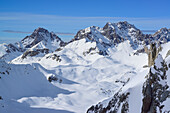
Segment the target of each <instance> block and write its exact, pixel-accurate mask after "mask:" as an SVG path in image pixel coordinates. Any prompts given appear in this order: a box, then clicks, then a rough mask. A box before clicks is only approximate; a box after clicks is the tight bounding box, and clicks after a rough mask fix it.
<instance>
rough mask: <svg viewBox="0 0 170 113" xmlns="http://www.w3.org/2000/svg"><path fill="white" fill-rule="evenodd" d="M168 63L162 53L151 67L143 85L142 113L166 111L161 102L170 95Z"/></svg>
mask: <svg viewBox="0 0 170 113" xmlns="http://www.w3.org/2000/svg"><path fill="white" fill-rule="evenodd" d="M166 71H167V64H166V63H165V62H164V60H163V58H162V56H161V55H158V56H157V58H156V60H155V63H154V66H153V67H151V68H150V72H149V74H148V78H147V80H146V82H145V83H144V85H143V91H142V93H143V96H144V98H143V105H142V113H148V112H149V113H156V112H160V113H162V112H164V111H162V108H163V107H164V105H162V104H161V103H162V102H163V101H165V100H166V99H167V98H169V97H170V91H169V90H168V88H169V86H168V85H167V82H166V80H167V75H166ZM158 110H159V111H158Z"/></svg>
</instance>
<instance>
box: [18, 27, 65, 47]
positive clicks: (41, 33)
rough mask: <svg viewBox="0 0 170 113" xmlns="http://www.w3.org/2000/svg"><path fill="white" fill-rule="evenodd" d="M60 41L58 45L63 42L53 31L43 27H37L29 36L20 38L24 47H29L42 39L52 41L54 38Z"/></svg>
mask: <svg viewBox="0 0 170 113" xmlns="http://www.w3.org/2000/svg"><path fill="white" fill-rule="evenodd" d="M56 39H57V40H58V41H60V45H62V44H63V43H64V42H63V41H62V40H61V39H60V38H59V37H58V36H57V35H55V34H54V33H53V32H49V31H48V30H46V29H44V28H37V29H35V30H34V32H33V33H32V34H31V35H30V36H26V37H25V38H24V39H23V40H21V43H22V45H23V47H25V48H31V47H33V46H34V45H36V44H37V43H39V42H41V41H42V40H44V41H48V40H51V41H54V40H56Z"/></svg>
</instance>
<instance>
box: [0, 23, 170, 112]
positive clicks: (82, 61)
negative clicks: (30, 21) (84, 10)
mask: <svg viewBox="0 0 170 113" xmlns="http://www.w3.org/2000/svg"><path fill="white" fill-rule="evenodd" d="M164 29H165V28H164ZM165 39H166V40H165ZM160 41H161V42H160ZM159 42H160V43H159ZM150 43H159V44H161V46H159V48H161V49H160V50H159V51H157V47H158V46H154V47H151V46H150ZM12 45H13V46H14V47H16V48H17V49H19V48H20V49H19V50H17V51H16V52H15V51H12V50H11V51H12V52H11V53H13V56H12V54H8V57H9V58H10V57H13V58H11V59H12V60H9V59H8V57H7V56H4V57H2V58H1V59H0V112H2V113H11V112H12V113H34V112H35V113H37V112H41V113H46V112H50V113H56V112H57V113H72V112H75V113H84V112H88V113H106V112H116V113H120V112H124V113H127V112H129V113H140V112H142V113H147V112H152V111H154V110H155V109H156V110H157V112H160V111H161V110H162V111H163V112H164V111H165V112H168V111H169V110H170V109H169V106H170V99H169V95H170V90H169V82H170V80H169V78H170V77H169V75H170V73H169V70H170V64H169V63H170V49H169V48H170V42H169V31H167V30H162V29H161V30H159V31H158V32H156V33H155V34H154V35H151V34H143V33H142V32H141V31H140V30H139V29H137V28H136V27H135V26H134V25H131V24H129V23H128V22H118V23H109V22H108V23H107V24H106V25H105V26H104V27H103V28H99V27H96V26H91V27H88V28H85V29H82V30H80V31H78V32H77V34H76V35H75V37H74V38H73V39H72V40H71V41H70V42H68V43H64V42H63V41H62V40H61V39H60V38H58V37H57V36H56V35H55V34H53V33H49V32H48V31H47V30H45V29H43V28H38V29H36V30H35V31H34V32H33V33H32V34H31V35H30V36H27V37H26V38H24V39H23V40H22V41H20V42H18V43H15V44H12ZM153 45H154V44H153ZM8 46H9V45H5V44H3V46H0V47H2V48H3V49H2V50H3V51H2V53H5V52H6V51H4V50H6V48H8ZM144 47H145V48H144ZM146 47H148V49H146ZM10 49H11V47H10ZM136 51H137V52H138V54H134V53H137V52H136ZM141 51H142V52H141ZM17 52H18V53H17ZM16 53H17V54H16ZM158 53H159V54H158ZM14 55H16V56H14ZM155 58H156V60H155ZM148 59H151V60H153V61H155V63H154V65H152V66H151V67H150V66H149V64H148ZM5 61H10V62H9V63H6V62H5ZM148 88H149V89H148ZM97 103H98V104H97ZM96 104H97V105H96Z"/></svg>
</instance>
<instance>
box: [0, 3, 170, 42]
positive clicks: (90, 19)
mask: <svg viewBox="0 0 170 113" xmlns="http://www.w3.org/2000/svg"><path fill="white" fill-rule="evenodd" d="M169 4H170V0H0V43H4V42H5V43H9V42H15V41H19V40H21V39H22V38H24V37H25V36H26V35H30V33H31V32H33V30H34V29H36V28H38V27H44V28H46V29H48V30H49V31H54V32H56V33H58V35H59V36H60V37H61V38H62V39H63V40H65V41H69V40H70V39H71V38H73V37H74V34H75V33H76V32H77V31H78V30H80V29H84V28H86V27H89V26H92V25H95V26H99V27H103V26H104V25H105V24H106V22H108V21H109V22H118V21H128V22H129V23H131V24H134V25H135V26H136V27H137V28H139V29H142V30H158V29H160V28H162V27H167V28H170V6H169Z"/></svg>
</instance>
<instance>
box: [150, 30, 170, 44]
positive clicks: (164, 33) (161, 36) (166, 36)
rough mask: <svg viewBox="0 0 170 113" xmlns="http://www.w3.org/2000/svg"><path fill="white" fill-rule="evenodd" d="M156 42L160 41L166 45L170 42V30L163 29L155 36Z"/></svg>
mask: <svg viewBox="0 0 170 113" xmlns="http://www.w3.org/2000/svg"><path fill="white" fill-rule="evenodd" d="M153 37H154V40H156V41H159V42H160V43H166V42H168V41H170V29H167V28H161V29H160V30H158V31H157V32H156V33H155V34H154V35H153Z"/></svg>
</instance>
